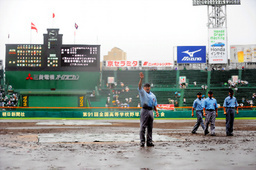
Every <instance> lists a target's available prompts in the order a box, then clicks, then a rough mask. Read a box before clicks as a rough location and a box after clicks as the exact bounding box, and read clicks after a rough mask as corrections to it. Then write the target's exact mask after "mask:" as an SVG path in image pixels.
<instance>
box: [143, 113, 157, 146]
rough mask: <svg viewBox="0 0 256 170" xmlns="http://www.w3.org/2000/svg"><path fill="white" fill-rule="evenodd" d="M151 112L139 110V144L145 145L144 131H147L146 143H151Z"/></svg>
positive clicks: (152, 117)
mask: <svg viewBox="0 0 256 170" xmlns="http://www.w3.org/2000/svg"><path fill="white" fill-rule="evenodd" d="M153 120H154V116H153V110H147V109H143V108H142V109H141V111H140V142H141V143H145V131H146V129H147V143H151V142H152V129H153Z"/></svg>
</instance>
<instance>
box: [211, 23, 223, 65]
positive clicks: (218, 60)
mask: <svg viewBox="0 0 256 170" xmlns="http://www.w3.org/2000/svg"><path fill="white" fill-rule="evenodd" d="M226 32H227V31H226V28H219V29H217V28H215V29H209V63H210V64H225V63H227V36H226V35H227V33H226Z"/></svg>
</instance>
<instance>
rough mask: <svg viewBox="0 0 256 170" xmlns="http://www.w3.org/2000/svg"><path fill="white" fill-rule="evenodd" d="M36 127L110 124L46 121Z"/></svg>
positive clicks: (105, 123) (101, 123)
mask: <svg viewBox="0 0 256 170" xmlns="http://www.w3.org/2000/svg"><path fill="white" fill-rule="evenodd" d="M36 125H48V126H49V125H112V123H109V122H96V121H47V122H38V123H36Z"/></svg>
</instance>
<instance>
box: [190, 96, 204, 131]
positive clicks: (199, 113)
mask: <svg viewBox="0 0 256 170" xmlns="http://www.w3.org/2000/svg"><path fill="white" fill-rule="evenodd" d="M195 109H196V117H197V122H196V124H195V126H194V128H193V130H192V133H193V134H195V133H196V131H197V129H198V128H199V126H200V125H201V126H202V128H203V130H204V129H205V127H204V121H203V99H202V94H201V93H200V92H198V93H197V99H196V100H194V103H193V107H192V114H191V116H192V117H194V110H195Z"/></svg>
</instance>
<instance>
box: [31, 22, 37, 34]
mask: <svg viewBox="0 0 256 170" xmlns="http://www.w3.org/2000/svg"><path fill="white" fill-rule="evenodd" d="M31 29H32V30H36V32H37V28H36V26H35V24H33V23H32V22H31Z"/></svg>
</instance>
